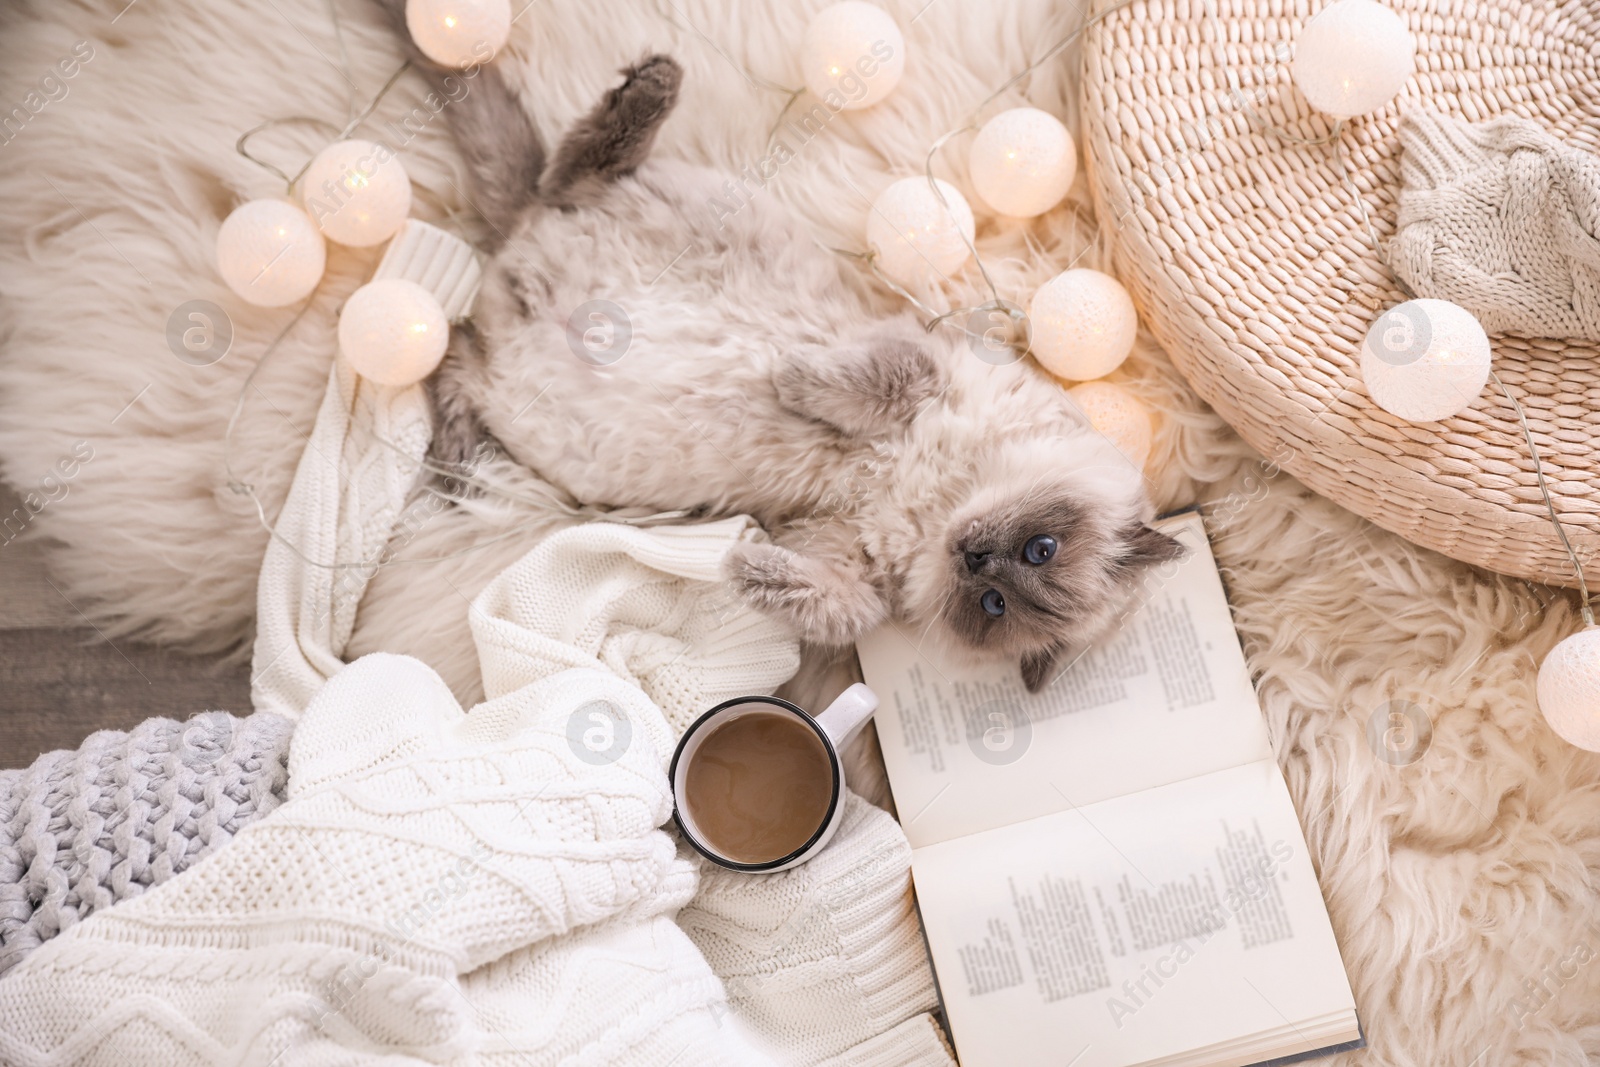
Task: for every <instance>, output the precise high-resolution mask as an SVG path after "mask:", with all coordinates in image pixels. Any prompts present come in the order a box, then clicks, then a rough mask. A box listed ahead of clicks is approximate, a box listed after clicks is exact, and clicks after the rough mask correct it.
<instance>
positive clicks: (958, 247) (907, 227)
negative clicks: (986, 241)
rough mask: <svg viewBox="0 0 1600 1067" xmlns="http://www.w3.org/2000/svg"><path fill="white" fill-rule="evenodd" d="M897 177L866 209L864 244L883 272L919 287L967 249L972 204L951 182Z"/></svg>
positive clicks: (950, 270) (953, 265) (957, 265)
mask: <svg viewBox="0 0 1600 1067" xmlns="http://www.w3.org/2000/svg"><path fill="white" fill-rule="evenodd" d="M934 181H935V189H936V190H937V192H935V191H933V190H930V189H929V187H928V183H926V182H924V181H923V180H922V179H921V178H901V179H900V180H899V181H897V182H895V183H893V184H892V185H890V186H889V187H888V188H887V189H885V190H884V191H883V192H882V193H880V194H878V199H877V200H875V201H874V202H873V204H872V210H871V211H870V212H868V213H867V246H868V247H869V248H871V249H872V251H873V253H874V254H875V255H876V257H877V262H878V264H879V265H880V266H882V268H883V270H884V272H885V273H887V274H888V275H889V276H890V277H892V278H894V279H895V280H896V281H898V282H900V283H901V284H903V285H910V286H915V287H924V286H927V285H929V284H930V283H932V282H933V281H934V280H935V279H936V278H942V277H945V276H947V275H950V274H954V273H955V272H956V271H958V270H960V269H961V265H962V264H963V263H965V262H966V261H967V257H968V256H969V255H970V254H971V249H972V239H973V234H974V232H975V231H974V222H973V218H972V208H970V207H968V206H967V200H966V198H965V197H964V196H962V195H961V193H960V192H958V191H957V189H956V187H955V186H953V185H951V184H950V183H949V182H945V181H939V180H938V179H935V180H934Z"/></svg>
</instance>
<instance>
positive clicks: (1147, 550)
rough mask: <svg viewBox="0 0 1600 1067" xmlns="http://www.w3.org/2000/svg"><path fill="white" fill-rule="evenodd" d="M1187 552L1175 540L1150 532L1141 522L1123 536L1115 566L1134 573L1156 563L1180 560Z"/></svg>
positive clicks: (1156, 532)
mask: <svg viewBox="0 0 1600 1067" xmlns="http://www.w3.org/2000/svg"><path fill="white" fill-rule="evenodd" d="M1187 551H1188V549H1186V548H1184V547H1183V543H1182V542H1181V541H1179V540H1178V539H1177V538H1175V537H1168V536H1167V535H1166V534H1164V533H1162V532H1161V531H1160V530H1152V529H1151V528H1150V527H1148V526H1146V525H1145V524H1144V523H1142V522H1141V523H1137V524H1135V525H1134V526H1133V527H1132V528H1130V529H1129V530H1128V531H1127V532H1126V533H1125V534H1124V535H1123V538H1122V554H1121V555H1120V556H1119V557H1118V558H1117V565H1118V566H1119V567H1121V568H1122V569H1123V570H1129V571H1136V570H1140V569H1142V568H1144V567H1149V566H1152V565H1154V564H1157V563H1166V562H1168V561H1169V560H1174V559H1182V558H1183V556H1184V554H1185V553H1186V552H1187Z"/></svg>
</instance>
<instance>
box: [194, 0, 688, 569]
mask: <svg viewBox="0 0 1600 1067" xmlns="http://www.w3.org/2000/svg"><path fill="white" fill-rule="evenodd" d="M328 14H329V18H330V19H331V21H332V23H333V30H334V35H335V37H336V38H337V40H338V43H339V65H340V66H341V67H342V68H343V71H342V73H343V74H344V80H345V83H346V84H347V85H349V86H350V93H349V97H348V100H347V102H346V103H347V106H346V115H347V116H348V118H347V121H346V123H345V125H344V126H343V127H339V126H336V125H335V124H334V123H331V122H328V121H326V120H325V119H321V118H317V117H313V116H308V115H292V116H287V117H284V118H278V119H269V120H267V121H266V122H263V123H260V124H258V125H256V126H254V127H252V128H250V129H249V130H246V131H245V132H244V133H243V134H241V135H240V137H239V139H238V141H237V142H236V143H235V145H234V148H235V150H236V151H237V152H238V153H239V154H240V155H241V156H243V157H244V158H245V159H247V160H249V161H250V162H251V163H254V164H255V165H256V166H258V167H261V168H262V169H264V170H266V171H269V172H270V173H272V174H275V175H277V176H278V177H279V178H280V179H282V180H283V182H284V184H285V187H286V191H287V192H288V195H289V196H291V197H293V196H294V190H295V185H296V184H297V183H298V182H299V180H300V179H301V177H303V176H304V175H305V172H306V171H307V170H308V169H309V168H310V166H311V164H312V162H314V161H315V158H316V157H315V155H313V156H312V157H311V159H308V160H307V161H306V163H305V165H304V166H302V167H301V168H300V169H299V170H298V171H296V172H295V173H294V174H293V175H289V174H286V173H285V172H284V171H283V170H282V169H281V168H279V167H278V166H276V165H275V164H273V163H271V162H269V161H267V160H264V159H261V158H260V157H258V156H256V155H254V154H253V153H251V151H250V149H249V142H250V139H251V138H252V137H254V136H256V135H257V134H259V133H262V132H264V131H266V130H268V129H273V128H276V127H279V126H284V125H291V124H302V125H312V126H320V127H322V128H323V129H326V130H330V131H335V135H334V141H336V142H337V141H342V140H344V139H346V138H347V137H349V136H350V134H352V133H354V132H355V131H356V130H357V129H358V128H360V126H361V125H362V124H363V123H364V122H366V120H367V119H368V118H370V117H371V116H372V113H373V112H374V111H376V110H377V109H378V106H379V105H380V104H382V102H383V100H384V98H385V97H386V96H388V94H389V91H390V90H391V89H393V88H394V86H395V84H396V83H397V82H398V81H399V80H400V78H401V77H402V76H403V75H404V74H405V73H406V71H408V70H410V69H411V66H412V65H411V63H410V61H406V62H404V63H402V64H400V66H399V67H398V68H397V69H396V70H395V72H394V73H393V74H391V75H389V77H388V79H387V80H386V81H385V82H384V83H383V85H382V87H381V88H379V90H378V91H377V93H376V94H374V95H373V97H372V99H371V100H370V101H368V103H367V104H366V106H365V107H363V108H361V109H360V110H359V111H357V109H356V95H355V81H354V79H353V77H352V76H351V71H350V59H349V54H348V52H347V51H346V49H345V45H344V33H343V29H342V24H341V22H340V19H339V12H338V7H337V0H329V3H328ZM321 291H322V281H320V280H319V281H318V283H317V285H316V287H315V288H314V289H313V290H312V291H311V293H310V294H309V295H308V296H307V297H306V299H305V302H304V303H303V304H301V306H300V308H299V310H298V311H296V312H295V313H294V315H293V317H291V318H290V319H289V321H288V322H287V323H285V324H284V326H283V328H282V329H281V330H279V331H278V333H277V335H276V336H274V337H273V338H272V340H271V341H269V342H268V343H267V345H266V347H265V348H263V349H262V352H261V354H260V355H259V356H257V357H256V361H255V363H254V364H253V365H252V366H251V368H250V371H249V373H248V374H246V375H245V379H244V382H243V383H242V384H241V385H240V387H239V394H238V396H237V397H236V398H235V400H234V405H233V410H232V412H231V413H230V414H229V416H228V423H227V426H226V428H225V429H224V431H223V435H222V465H223V470H224V473H225V475H226V484H227V488H228V489H229V490H230V491H231V492H233V493H236V494H238V495H240V496H244V497H247V498H248V499H249V500H250V503H251V505H252V507H253V508H254V510H255V513H256V520H257V522H258V523H259V524H260V525H261V528H262V529H263V530H265V531H266V532H267V534H268V536H269V538H270V539H272V540H275V541H277V542H278V543H280V544H282V545H283V546H284V547H285V548H287V549H288V550H289V551H290V552H291V553H293V554H294V555H295V557H296V558H298V559H299V560H301V562H303V563H305V564H307V565H308V566H312V567H317V568H320V569H324V570H370V571H373V572H374V573H375V572H376V571H377V570H378V569H380V568H382V567H384V566H388V565H391V564H395V563H443V562H446V561H449V560H452V559H457V558H460V557H461V556H465V555H468V554H470V553H472V552H476V551H478V550H480V549H483V548H486V547H488V546H490V545H493V544H495V543H497V542H499V541H504V540H506V539H507V538H510V537H515V536H517V535H518V534H521V533H523V532H525V531H526V530H528V529H530V528H532V527H534V526H537V525H539V524H541V523H543V522H545V521H548V517H549V514H554V515H558V516H563V517H566V518H570V519H583V520H595V519H603V520H605V521H608V522H618V523H624V524H628V525H637V526H648V525H654V524H657V523H661V522H673V521H682V520H685V519H692V518H694V517H696V516H695V514H694V513H693V512H691V511H688V510H683V509H679V510H675V511H664V512H655V513H652V514H642V515H641V514H633V513H631V512H633V511H642V510H643V509H623V510H608V509H605V508H599V507H594V506H592V505H587V504H582V503H579V502H578V501H577V500H576V499H575V498H573V497H571V496H570V495H569V494H566V493H564V492H562V491H561V490H560V489H558V488H557V487H556V486H554V485H552V484H551V483H549V482H546V481H544V480H543V479H540V478H537V477H530V478H528V484H529V485H530V486H532V487H534V488H535V489H536V490H538V491H537V492H535V493H531V494H530V493H524V492H518V491H516V490H513V489H508V488H506V487H505V486H502V485H497V484H494V483H492V482H488V481H485V480H483V479H481V478H478V477H475V472H476V468H477V466H478V464H477V463H476V462H474V463H472V464H471V465H470V467H468V468H466V469H463V468H459V467H452V466H446V465H444V464H440V463H436V462H434V461H433V460H431V459H429V458H428V457H427V456H423V457H421V458H420V459H419V458H417V457H415V456H412V455H410V454H409V453H407V452H406V451H405V450H404V449H402V448H401V447H400V446H399V445H397V444H396V443H394V442H393V441H389V440H387V439H386V438H384V437H383V436H382V435H381V434H379V433H378V432H377V431H376V430H375V429H374V428H373V427H372V426H370V425H362V424H361V421H360V420H357V419H355V418H352V419H351V420H350V425H351V428H352V429H353V430H358V431H360V432H362V433H364V434H365V435H366V436H367V438H368V439H369V440H371V441H375V442H377V443H378V444H380V445H381V446H383V447H384V448H387V449H389V450H391V451H393V452H394V453H395V454H397V455H399V456H401V457H402V458H403V459H404V460H405V461H406V462H408V463H410V464H412V465H413V466H414V467H415V468H416V469H418V470H419V471H422V472H426V473H429V474H432V475H434V476H436V477H437V478H439V479H442V480H443V483H444V487H445V491H441V490H440V488H439V487H437V486H434V485H429V486H427V487H426V488H427V492H429V493H431V494H433V495H435V496H438V497H439V498H441V499H443V500H445V501H459V500H463V499H465V498H466V497H467V496H468V495H470V493H471V492H472V491H474V490H475V491H478V492H482V493H486V494H488V495H492V496H496V497H499V498H501V499H503V500H506V501H508V502H511V503H515V504H523V505H527V506H530V507H533V508H537V509H539V510H541V511H543V512H545V513H547V514H545V515H540V516H536V517H532V518H529V519H528V520H527V521H526V522H519V523H514V524H513V525H512V526H511V527H510V528H509V529H508V530H506V531H505V532H503V533H500V534H497V535H495V536H493V537H489V538H485V539H483V540H479V541H477V542H475V543H474V544H472V545H469V546H467V547H466V548H463V549H460V550H458V551H455V552H450V553H447V554H445V555H438V556H407V557H396V558H388V559H385V558H383V557H384V556H385V555H387V552H388V546H387V545H385V546H384V547H383V548H382V549H380V550H379V552H378V554H377V557H376V558H373V559H367V560H360V561H356V562H350V563H328V562H325V561H323V560H317V559H312V558H311V557H310V556H308V555H307V554H306V553H305V552H304V551H302V550H301V548H300V546H299V545H297V544H295V543H294V542H293V541H292V540H290V539H289V538H287V537H285V536H284V535H283V534H282V533H280V532H279V530H278V528H277V526H276V524H275V523H274V522H273V521H272V520H271V519H269V518H268V517H267V510H266V505H265V503H264V502H263V501H262V499H261V497H260V495H259V494H258V493H257V492H256V490H255V486H254V485H252V484H251V483H250V482H247V481H245V480H244V479H243V478H241V477H240V476H239V474H238V472H237V471H236V470H235V469H234V466H233V445H234V436H235V433H236V432H237V429H238V425H239V421H240V419H241V418H243V416H244V410H245V406H246V403H247V401H248V398H249V395H250V390H251V389H252V388H255V383H256V378H257V376H258V375H259V374H260V373H261V371H262V370H263V368H264V367H265V366H266V364H267V362H268V361H269V359H270V358H271V357H272V356H273V355H274V354H275V353H276V352H277V351H278V350H279V348H280V347H281V346H282V344H283V342H284V341H285V339H287V338H288V336H289V334H290V333H291V332H292V331H293V330H294V328H295V327H296V326H298V325H299V324H300V321H301V320H302V319H303V318H305V315H306V313H307V312H308V311H310V310H311V307H312V305H313V304H314V303H315V302H316V299H317V296H318V294H319V293H320V292H321ZM335 358H337V357H335ZM342 454H343V453H342V450H341V458H342ZM452 485H453V486H456V487H459V488H452Z"/></svg>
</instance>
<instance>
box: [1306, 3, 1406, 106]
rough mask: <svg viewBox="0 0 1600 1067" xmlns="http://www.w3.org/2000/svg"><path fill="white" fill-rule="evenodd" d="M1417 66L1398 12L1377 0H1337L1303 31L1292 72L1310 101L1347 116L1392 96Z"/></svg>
mask: <svg viewBox="0 0 1600 1067" xmlns="http://www.w3.org/2000/svg"><path fill="white" fill-rule="evenodd" d="M1416 68H1417V46H1416V42H1415V41H1413V40H1412V38H1411V33H1410V32H1409V31H1408V30H1407V29H1406V24H1405V22H1404V21H1403V20H1402V19H1401V18H1400V16H1399V15H1397V14H1395V13H1394V12H1393V11H1391V10H1389V9H1388V8H1387V7H1384V6H1383V5H1382V4H1380V3H1377V2H1376V0H1337V2H1336V3H1332V4H1329V5H1328V6H1327V7H1325V8H1323V9H1322V10H1321V11H1319V12H1317V14H1316V17H1314V18H1313V19H1312V20H1311V21H1310V22H1308V23H1306V25H1305V28H1304V29H1302V30H1301V31H1300V38H1299V40H1297V41H1296V42H1295V50H1294V66H1293V67H1292V68H1291V71H1290V73H1291V76H1292V77H1293V79H1294V83H1295V85H1297V86H1298V87H1299V89H1300V91H1301V92H1302V93H1304V94H1305V98H1306V100H1307V101H1308V102H1309V103H1310V104H1311V106H1312V107H1314V108H1316V109H1317V110H1318V111H1321V112H1323V113H1324V114H1327V115H1332V116H1333V117H1334V118H1336V119H1349V118H1354V117H1355V116H1357V115H1365V114H1368V113H1369V112H1373V111H1376V110H1378V109H1379V108H1380V107H1383V106H1384V105H1385V104H1387V103H1388V102H1389V101H1391V100H1393V99H1394V98H1395V96H1396V95H1398V94H1399V92H1400V90H1401V88H1402V87H1403V86H1404V85H1405V83H1406V80H1407V79H1408V78H1410V77H1411V75H1412V73H1414V72H1415V71H1416Z"/></svg>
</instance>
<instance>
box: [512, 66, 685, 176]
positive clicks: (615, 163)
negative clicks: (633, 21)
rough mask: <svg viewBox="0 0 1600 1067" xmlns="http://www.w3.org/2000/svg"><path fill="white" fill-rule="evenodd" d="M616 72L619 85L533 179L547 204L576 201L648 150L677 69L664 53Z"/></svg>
mask: <svg viewBox="0 0 1600 1067" xmlns="http://www.w3.org/2000/svg"><path fill="white" fill-rule="evenodd" d="M622 73H623V74H624V75H625V77H624V80H623V82H622V84H621V85H619V86H617V87H616V88H614V89H612V90H610V91H609V92H607V93H606V95H605V96H604V97H602V98H601V100H600V102H599V103H598V104H596V105H595V107H594V110H592V111H590V112H589V114H588V115H586V116H584V117H583V118H582V119H581V120H579V122H578V123H577V125H575V126H574V127H573V128H572V129H571V130H570V131H568V133H567V135H566V137H565V138H564V139H563V140H562V142H561V146H560V147H559V148H558V149H557V150H556V154H555V157H554V158H553V159H552V160H551V161H550V166H549V168H548V169H547V170H546V171H545V174H544V177H543V179H542V180H541V181H540V183H539V192H540V195H541V196H542V197H543V199H544V200H545V201H546V202H547V203H550V204H553V205H555V206H557V207H570V206H574V205H576V204H578V203H581V202H583V201H584V200H586V199H587V198H589V197H592V196H594V195H596V194H598V193H599V192H601V191H602V190H603V188H604V186H605V185H606V184H608V183H609V182H612V181H615V180H616V179H617V178H620V177H622V176H624V175H626V174H630V173H632V172H633V171H634V170H635V169H637V168H638V166H639V164H641V163H643V162H644V161H645V157H646V156H648V155H649V154H650V146H651V144H653V143H654V142H655V137H656V131H657V130H659V129H660V128H661V124H662V122H664V121H666V118H667V116H668V115H669V114H671V113H672V108H673V106H674V105H675V104H676V103H677V102H678V86H679V84H680V83H681V82H682V81H683V68H682V67H680V66H678V63H677V61H676V60H674V59H672V58H671V57H670V56H663V55H652V56H647V57H646V58H644V59H642V60H640V61H639V62H638V63H636V64H635V65H633V66H631V67H627V68H625V69H624V70H623V72H622Z"/></svg>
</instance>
